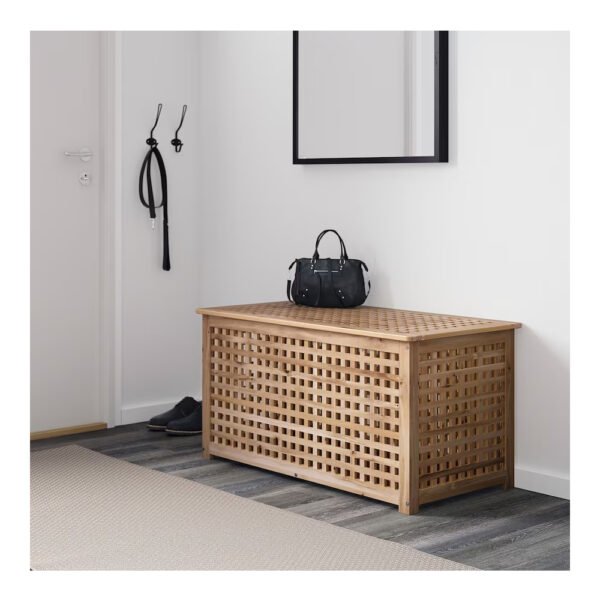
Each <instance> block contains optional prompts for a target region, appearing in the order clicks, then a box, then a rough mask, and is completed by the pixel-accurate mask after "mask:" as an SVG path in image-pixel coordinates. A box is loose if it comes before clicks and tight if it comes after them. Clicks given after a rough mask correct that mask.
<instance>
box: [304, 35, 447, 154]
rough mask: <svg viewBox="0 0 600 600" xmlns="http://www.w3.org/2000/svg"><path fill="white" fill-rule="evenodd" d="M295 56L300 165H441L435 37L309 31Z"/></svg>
mask: <svg viewBox="0 0 600 600" xmlns="http://www.w3.org/2000/svg"><path fill="white" fill-rule="evenodd" d="M294 50H295V56H294V59H295V86H294V92H295V109H296V110H295V113H296V119H297V121H296V127H295V134H296V138H297V139H295V151H296V152H295V159H298V160H296V161H295V162H302V160H303V159H323V160H322V161H320V162H329V161H328V160H327V159H337V161H336V162H346V161H344V160H343V159H344V158H349V159H352V158H364V159H367V160H364V161H363V162H388V161H385V160H381V161H377V160H373V159H377V158H385V157H388V158H391V157H396V158H400V159H401V158H402V157H403V158H405V159H407V160H406V161H405V162H411V161H410V159H411V158H415V157H430V159H431V160H435V154H436V93H437V91H438V89H437V88H438V86H437V84H436V77H437V70H436V32H433V31H302V32H298V33H296V37H295V43H294ZM368 159H371V160H368ZM437 160H439V158H438V159H437ZM332 162H333V161H332ZM347 162H352V161H347Z"/></svg>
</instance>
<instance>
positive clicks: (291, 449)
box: [207, 320, 407, 503]
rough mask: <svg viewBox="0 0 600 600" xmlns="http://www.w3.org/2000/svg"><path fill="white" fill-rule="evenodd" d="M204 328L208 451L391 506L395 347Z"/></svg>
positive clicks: (241, 326)
mask: <svg viewBox="0 0 600 600" xmlns="http://www.w3.org/2000/svg"><path fill="white" fill-rule="evenodd" d="M212 322H213V320H211V325H209V327H208V332H207V334H208V335H207V337H208V343H209V350H208V352H209V354H210V375H209V377H210V413H209V415H208V416H209V419H210V432H209V435H210V451H211V453H214V454H221V455H225V456H226V455H227V454H228V453H231V452H233V453H235V454H236V455H243V456H245V459H246V461H249V462H253V464H258V465H261V464H262V465H263V466H269V465H270V464H271V463H273V462H274V461H276V462H277V463H278V465H279V466H287V467H288V471H289V472H290V473H291V474H298V473H299V472H300V474H301V476H304V477H305V478H311V477H310V475H311V473H312V474H313V475H314V477H313V478H316V479H318V478H320V477H321V476H325V477H326V478H328V479H334V480H337V481H338V482H339V483H340V484H342V487H344V484H346V487H347V488H348V489H351V490H353V491H356V490H357V489H358V488H360V489H363V490H365V489H367V490H369V491H370V494H369V495H371V496H373V497H377V498H380V499H385V500H387V501H391V502H395V503H397V502H398V498H399V495H400V486H401V473H400V465H401V460H400V459H401V447H400V446H401V434H400V404H401V401H402V398H403V397H405V396H406V394H407V387H406V385H405V384H403V382H402V380H401V374H400V368H401V360H400V354H399V351H398V345H397V344H394V343H393V342H389V343H387V345H386V343H385V342H379V343H377V342H376V341H375V340H372V341H371V343H370V344H369V343H368V342H369V340H368V338H366V339H365V340H361V339H360V338H352V337H351V336H344V338H345V339H344V340H342V341H343V342H344V343H336V342H337V341H339V340H334V341H326V340H323V339H319V336H318V335H315V333H314V332H312V333H311V332H305V331H301V330H298V329H296V330H294V329H291V328H287V329H286V330H285V331H281V328H276V329H272V328H269V327H268V326H265V325H261V326H260V328H259V329H256V328H253V327H252V326H251V325H250V324H248V323H245V322H243V321H233V320H231V321H226V320H218V321H217V322H216V323H215V324H212Z"/></svg>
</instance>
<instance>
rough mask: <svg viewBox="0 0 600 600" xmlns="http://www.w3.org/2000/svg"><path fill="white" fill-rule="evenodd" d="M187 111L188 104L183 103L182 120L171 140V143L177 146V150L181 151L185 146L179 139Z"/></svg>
mask: <svg viewBox="0 0 600 600" xmlns="http://www.w3.org/2000/svg"><path fill="white" fill-rule="evenodd" d="M186 112H187V104H184V105H183V110H182V111H181V121H180V122H179V127H178V128H177V131H175V137H174V138H173V139H172V140H171V144H172V145H173V146H175V152H181V148H182V146H183V142H182V141H181V140H180V139H179V130H180V129H181V126H182V125H183V119H185V113H186Z"/></svg>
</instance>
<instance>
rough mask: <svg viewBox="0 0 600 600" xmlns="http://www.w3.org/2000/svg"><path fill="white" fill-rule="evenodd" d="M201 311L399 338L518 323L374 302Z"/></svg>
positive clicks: (423, 337) (275, 304)
mask: <svg viewBox="0 0 600 600" xmlns="http://www.w3.org/2000/svg"><path fill="white" fill-rule="evenodd" d="M198 312H199V313H201V314H204V315H213V316H221V317H226V318H227V317H234V318H236V319H241V320H248V321H251V322H266V323H278V324H281V325H291V326H301V327H303V328H308V329H317V330H322V331H331V332H341V333H348V334H353V335H361V336H370V337H377V338H385V339H394V340H398V341H405V342H409V341H418V340H426V339H435V338H444V337H448V336H455V335H462V334H464V333H473V332H477V331H478V332H486V331H501V330H507V329H514V328H515V327H518V326H519V324H518V323H512V322H509V321H496V320H493V319H480V318H476V317H461V316H455V315H442V314H434V313H425V312H417V311H411V310H398V309H393V308H382V307H377V306H359V307H356V308H318V309H315V308H312V307H309V306H299V305H296V304H291V303H290V302H264V303H260V304H242V305H239V306H224V307H215V308H203V309H199V310H198Z"/></svg>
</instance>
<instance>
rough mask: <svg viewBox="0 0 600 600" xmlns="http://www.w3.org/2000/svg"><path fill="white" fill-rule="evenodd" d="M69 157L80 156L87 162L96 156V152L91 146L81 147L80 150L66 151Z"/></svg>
mask: <svg viewBox="0 0 600 600" xmlns="http://www.w3.org/2000/svg"><path fill="white" fill-rule="evenodd" d="M65 156H66V157H67V158H79V159H81V160H82V161H83V162H87V161H88V160H90V159H91V158H92V156H94V153H93V152H92V151H91V150H90V149H89V148H81V150H79V152H65Z"/></svg>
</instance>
